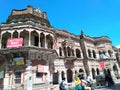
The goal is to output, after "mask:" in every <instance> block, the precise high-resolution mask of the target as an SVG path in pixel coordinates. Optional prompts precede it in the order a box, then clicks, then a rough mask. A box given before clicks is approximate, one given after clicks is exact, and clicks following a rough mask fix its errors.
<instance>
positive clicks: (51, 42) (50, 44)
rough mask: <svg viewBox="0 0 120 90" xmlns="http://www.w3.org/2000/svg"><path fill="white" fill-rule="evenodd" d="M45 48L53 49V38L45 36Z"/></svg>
mask: <svg viewBox="0 0 120 90" xmlns="http://www.w3.org/2000/svg"><path fill="white" fill-rule="evenodd" d="M46 43H47V48H50V49H53V37H52V36H51V35H50V34H48V35H46Z"/></svg>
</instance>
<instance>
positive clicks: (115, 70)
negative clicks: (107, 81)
mask: <svg viewBox="0 0 120 90" xmlns="http://www.w3.org/2000/svg"><path fill="white" fill-rule="evenodd" d="M113 71H114V74H115V76H116V78H117V79H118V78H119V73H118V69H117V66H116V64H114V66H113Z"/></svg>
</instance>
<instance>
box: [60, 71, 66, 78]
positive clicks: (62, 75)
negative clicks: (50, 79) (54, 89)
mask: <svg viewBox="0 0 120 90" xmlns="http://www.w3.org/2000/svg"><path fill="white" fill-rule="evenodd" d="M63 77H65V73H64V71H62V72H61V78H62V79H63Z"/></svg>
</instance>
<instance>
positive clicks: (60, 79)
mask: <svg viewBox="0 0 120 90" xmlns="http://www.w3.org/2000/svg"><path fill="white" fill-rule="evenodd" d="M61 81H62V78H61V71H59V83H60V82H61Z"/></svg>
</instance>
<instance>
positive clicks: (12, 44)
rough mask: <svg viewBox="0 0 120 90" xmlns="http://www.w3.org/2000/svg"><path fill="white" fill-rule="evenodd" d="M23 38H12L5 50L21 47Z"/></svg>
mask: <svg viewBox="0 0 120 90" xmlns="http://www.w3.org/2000/svg"><path fill="white" fill-rule="evenodd" d="M22 44H23V38H12V39H8V41H7V48H14V47H22Z"/></svg>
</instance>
